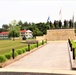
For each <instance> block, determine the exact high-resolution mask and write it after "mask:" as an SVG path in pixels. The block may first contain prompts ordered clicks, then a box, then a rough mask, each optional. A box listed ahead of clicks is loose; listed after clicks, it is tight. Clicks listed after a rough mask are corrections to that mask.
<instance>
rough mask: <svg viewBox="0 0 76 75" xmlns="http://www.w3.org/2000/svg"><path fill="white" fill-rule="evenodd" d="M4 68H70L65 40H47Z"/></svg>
mask: <svg viewBox="0 0 76 75" xmlns="http://www.w3.org/2000/svg"><path fill="white" fill-rule="evenodd" d="M4 69H54V70H55V69H58V70H71V63H70V58H69V51H68V47H67V42H63V41H62V42H49V43H48V44H46V45H45V46H43V47H41V48H39V49H38V50H36V51H35V52H33V53H31V54H29V55H27V56H25V57H23V58H22V59H20V60H18V61H16V62H14V63H12V64H10V65H8V66H6V67H4Z"/></svg>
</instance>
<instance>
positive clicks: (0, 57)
mask: <svg viewBox="0 0 76 75" xmlns="http://www.w3.org/2000/svg"><path fill="white" fill-rule="evenodd" d="M6 60H7V58H6V57H5V56H4V55H2V56H0V63H2V62H5V61H6Z"/></svg>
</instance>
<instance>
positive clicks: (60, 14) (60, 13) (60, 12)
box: [59, 9, 62, 21]
mask: <svg viewBox="0 0 76 75" xmlns="http://www.w3.org/2000/svg"><path fill="white" fill-rule="evenodd" d="M59 16H60V20H61V21H62V10H61V9H60V11H59Z"/></svg>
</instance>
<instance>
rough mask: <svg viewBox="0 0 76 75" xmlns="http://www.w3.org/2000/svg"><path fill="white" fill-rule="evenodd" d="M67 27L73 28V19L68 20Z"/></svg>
mask: <svg viewBox="0 0 76 75" xmlns="http://www.w3.org/2000/svg"><path fill="white" fill-rule="evenodd" d="M69 28H73V21H72V20H69Z"/></svg>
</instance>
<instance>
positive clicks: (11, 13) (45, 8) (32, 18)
mask: <svg viewBox="0 0 76 75" xmlns="http://www.w3.org/2000/svg"><path fill="white" fill-rule="evenodd" d="M60 11H61V13H60ZM59 13H60V14H59ZM73 16H74V21H76V18H75V17H76V1H75V0H0V28H1V27H2V25H3V24H9V23H11V21H13V20H17V21H19V20H21V21H22V22H25V21H27V22H34V23H39V22H47V19H48V17H50V20H51V21H52V22H53V21H54V20H60V19H61V20H62V21H63V20H65V19H66V20H70V19H72V17H73Z"/></svg>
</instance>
